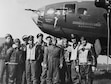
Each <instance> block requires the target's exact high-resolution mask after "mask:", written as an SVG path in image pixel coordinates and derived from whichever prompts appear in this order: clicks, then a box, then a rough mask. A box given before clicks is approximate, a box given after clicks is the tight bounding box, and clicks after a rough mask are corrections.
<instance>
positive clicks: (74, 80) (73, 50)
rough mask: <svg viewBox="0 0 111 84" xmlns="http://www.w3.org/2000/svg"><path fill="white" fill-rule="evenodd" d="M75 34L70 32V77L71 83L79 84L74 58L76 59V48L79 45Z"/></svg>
mask: <svg viewBox="0 0 111 84" xmlns="http://www.w3.org/2000/svg"><path fill="white" fill-rule="evenodd" d="M77 38H78V37H77V35H74V34H71V41H72V43H71V47H70V49H71V57H70V60H71V79H72V84H79V77H78V72H77V71H76V66H77V64H76V59H77V49H78V47H79V43H78V39H77Z"/></svg>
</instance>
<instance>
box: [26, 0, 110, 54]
mask: <svg viewBox="0 0 111 84" xmlns="http://www.w3.org/2000/svg"><path fill="white" fill-rule="evenodd" d="M101 4H102V5H101ZM103 4H104V6H103ZM101 6H102V7H103V8H102V7H101ZM25 10H27V11H33V12H35V13H36V14H37V15H38V17H33V18H32V19H33V21H34V22H35V24H36V25H37V26H38V27H39V28H40V29H41V30H42V31H43V32H44V33H47V34H50V35H53V36H55V37H65V38H67V39H69V40H70V37H71V34H76V35H78V36H79V37H81V36H84V37H86V38H87V39H88V40H89V41H90V42H92V43H93V44H96V46H95V47H97V46H98V45H99V47H100V49H101V48H102V51H101V50H100V51H99V53H98V54H106V52H107V39H108V28H107V9H106V6H105V0H100V1H99V0H96V1H94V0H93V1H91V0H89V1H88V0H87V1H81V2H78V1H77V0H76V1H75V0H74V1H67V2H61V3H55V4H50V5H47V6H45V7H43V8H40V9H38V10H33V9H25ZM110 24H111V23H110ZM110 36H111V35H110ZM110 39H111V37H110ZM110 46H111V45H110ZM98 49H99V48H98ZM100 52H101V53H100ZM110 54H111V50H110Z"/></svg>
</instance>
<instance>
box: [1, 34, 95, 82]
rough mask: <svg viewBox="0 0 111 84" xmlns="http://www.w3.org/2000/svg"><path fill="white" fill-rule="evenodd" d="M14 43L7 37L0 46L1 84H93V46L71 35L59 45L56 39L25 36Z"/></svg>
mask: <svg viewBox="0 0 111 84" xmlns="http://www.w3.org/2000/svg"><path fill="white" fill-rule="evenodd" d="M22 39H23V41H24V43H21V41H20V39H18V38H17V39H15V40H13V37H12V36H11V35H10V34H7V35H6V36H5V43H3V44H2V45H1V46H0V84H81V83H82V82H85V83H87V84H92V81H93V71H94V69H95V67H96V54H95V51H94V48H93V45H92V44H91V43H89V42H88V41H87V39H86V38H85V37H81V38H80V40H78V37H77V36H76V35H73V34H71V43H70V44H69V42H68V40H67V39H66V38H62V39H61V43H58V40H57V38H56V37H53V36H47V37H46V42H44V41H43V34H41V33H39V34H37V42H34V36H32V35H29V36H27V35H24V36H23V37H22Z"/></svg>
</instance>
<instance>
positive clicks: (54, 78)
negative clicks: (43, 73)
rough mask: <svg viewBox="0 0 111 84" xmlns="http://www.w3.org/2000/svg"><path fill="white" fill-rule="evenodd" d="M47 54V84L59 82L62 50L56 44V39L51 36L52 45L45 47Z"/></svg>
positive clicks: (57, 83)
mask: <svg viewBox="0 0 111 84" xmlns="http://www.w3.org/2000/svg"><path fill="white" fill-rule="evenodd" d="M45 52H46V53H45V55H47V56H48V58H47V64H48V72H47V84H60V70H59V69H60V68H62V67H63V50H62V49H61V48H59V47H58V46H57V39H56V38H55V37H53V38H52V45H51V46H49V47H47V49H46V51H45Z"/></svg>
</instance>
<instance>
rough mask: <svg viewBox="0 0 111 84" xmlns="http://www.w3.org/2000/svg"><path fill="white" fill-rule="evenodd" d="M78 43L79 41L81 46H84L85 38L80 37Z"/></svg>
mask: <svg viewBox="0 0 111 84" xmlns="http://www.w3.org/2000/svg"><path fill="white" fill-rule="evenodd" d="M80 41H81V44H83V45H85V44H86V40H85V38H84V37H81V39H80Z"/></svg>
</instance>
